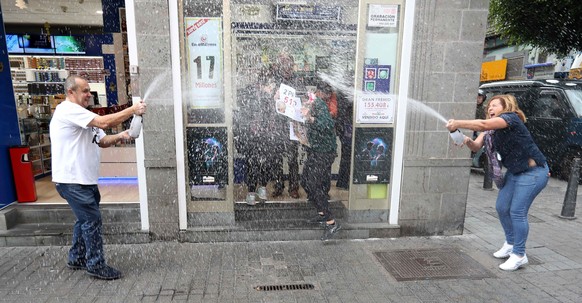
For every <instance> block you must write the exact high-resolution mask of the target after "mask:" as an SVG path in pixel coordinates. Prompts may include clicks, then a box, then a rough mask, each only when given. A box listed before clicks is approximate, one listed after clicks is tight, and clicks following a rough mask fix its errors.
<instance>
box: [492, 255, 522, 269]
mask: <svg viewBox="0 0 582 303" xmlns="http://www.w3.org/2000/svg"><path fill="white" fill-rule="evenodd" d="M527 263H528V261H527V256H526V255H525V254H524V255H523V257H520V256H518V255H516V254H510V255H509V259H507V261H505V263H503V264H500V265H499V268H501V269H503V270H507V271H514V270H516V269H518V268H520V267H522V266H524V265H526V264H527Z"/></svg>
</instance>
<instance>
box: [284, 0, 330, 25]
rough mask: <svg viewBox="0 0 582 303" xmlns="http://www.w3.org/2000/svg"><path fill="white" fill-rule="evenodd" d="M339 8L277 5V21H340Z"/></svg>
mask: <svg viewBox="0 0 582 303" xmlns="http://www.w3.org/2000/svg"><path fill="white" fill-rule="evenodd" d="M340 12H341V7H340V6H320V5H307V4H293V3H285V4H277V6H276V19H277V20H300V21H334V22H339V21H340Z"/></svg>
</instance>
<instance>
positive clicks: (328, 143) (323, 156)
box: [301, 83, 341, 241]
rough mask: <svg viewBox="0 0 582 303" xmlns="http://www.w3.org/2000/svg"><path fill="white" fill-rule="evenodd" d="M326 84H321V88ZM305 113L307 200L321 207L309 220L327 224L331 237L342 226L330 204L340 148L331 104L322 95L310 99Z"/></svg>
mask: <svg viewBox="0 0 582 303" xmlns="http://www.w3.org/2000/svg"><path fill="white" fill-rule="evenodd" d="M325 85H326V84H323V83H322V84H319V85H318V89H322V88H323V87H324V86H325ZM301 114H302V115H303V117H304V118H305V124H306V129H307V139H308V143H309V146H308V147H306V149H307V159H306V160H305V165H304V166H303V174H302V176H301V186H303V189H305V192H307V200H308V201H310V202H312V203H313V204H314V205H315V208H316V209H317V215H316V217H315V218H313V219H311V220H308V222H309V223H317V224H322V225H324V227H325V230H324V233H323V236H322V237H321V240H323V241H327V240H329V239H331V238H332V237H333V235H334V234H336V233H337V232H338V231H339V230H340V229H341V226H340V224H339V223H338V222H336V220H335V218H334V217H333V214H332V213H331V210H330V207H329V190H330V183H331V165H332V164H333V161H334V159H335V157H336V148H337V143H336V138H335V130H334V123H333V119H332V118H331V115H330V113H329V110H328V108H327V105H326V104H325V102H324V101H323V100H322V99H321V98H319V97H316V98H315V99H314V100H313V101H311V100H308V101H306V102H305V105H304V107H303V108H302V109H301Z"/></svg>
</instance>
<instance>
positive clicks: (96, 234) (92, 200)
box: [56, 183, 105, 270]
mask: <svg viewBox="0 0 582 303" xmlns="http://www.w3.org/2000/svg"><path fill="white" fill-rule="evenodd" d="M56 188H57V192H58V193H59V195H61V197H63V199H65V200H67V203H69V205H70V206H71V209H72V210H73V213H75V216H76V217H77V221H76V222H75V225H74V227H73V244H72V246H71V249H70V250H69V262H70V263H76V264H87V269H89V270H92V269H97V268H99V267H102V266H104V265H105V258H104V256H103V238H102V235H101V229H102V221H101V211H99V202H100V201H101V195H100V194H99V189H98V187H97V185H81V184H64V183H57V184H56Z"/></svg>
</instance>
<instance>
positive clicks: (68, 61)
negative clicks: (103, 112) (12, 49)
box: [9, 56, 107, 178]
mask: <svg viewBox="0 0 582 303" xmlns="http://www.w3.org/2000/svg"><path fill="white" fill-rule="evenodd" d="M9 58H10V72H11V75H12V83H13V87H14V93H15V102H16V103H17V104H16V106H17V109H18V116H19V126H20V136H21V142H22V144H23V145H28V146H29V147H30V154H29V159H30V161H31V162H32V170H33V174H34V176H35V178H40V177H43V176H46V175H48V174H50V172H51V143H50V136H49V123H50V119H51V116H52V112H53V111H54V109H55V108H56V106H57V105H58V104H59V103H60V102H61V101H63V100H64V99H65V90H64V81H65V79H66V78H67V77H68V76H69V75H72V74H77V75H81V76H83V77H85V78H86V79H87V80H88V81H89V85H90V86H91V90H96V91H98V93H101V95H102V96H103V98H104V96H105V72H104V69H103V58H101V57H62V56H10V57H9ZM104 102H105V104H107V102H106V101H105V100H104ZM22 107H24V108H22Z"/></svg>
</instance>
